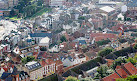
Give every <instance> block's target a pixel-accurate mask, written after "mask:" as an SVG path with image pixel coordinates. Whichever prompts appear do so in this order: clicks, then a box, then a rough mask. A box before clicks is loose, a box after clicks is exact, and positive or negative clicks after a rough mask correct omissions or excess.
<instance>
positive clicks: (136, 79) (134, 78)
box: [116, 75, 137, 81]
mask: <svg viewBox="0 0 137 81" xmlns="http://www.w3.org/2000/svg"><path fill="white" fill-rule="evenodd" d="M116 81H137V75H131V76H128V77H127V78H119V79H116Z"/></svg>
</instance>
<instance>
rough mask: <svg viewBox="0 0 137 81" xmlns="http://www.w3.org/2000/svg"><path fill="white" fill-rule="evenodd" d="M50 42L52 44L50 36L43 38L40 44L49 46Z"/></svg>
mask: <svg viewBox="0 0 137 81" xmlns="http://www.w3.org/2000/svg"><path fill="white" fill-rule="evenodd" d="M49 44H50V38H48V37H44V38H42V39H41V40H40V42H39V46H42V47H49Z"/></svg>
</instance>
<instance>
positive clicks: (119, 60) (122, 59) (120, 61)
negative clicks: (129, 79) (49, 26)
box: [112, 57, 127, 69]
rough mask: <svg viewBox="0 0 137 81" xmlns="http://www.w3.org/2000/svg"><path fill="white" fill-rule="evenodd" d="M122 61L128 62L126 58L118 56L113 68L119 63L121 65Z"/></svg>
mask: <svg viewBox="0 0 137 81" xmlns="http://www.w3.org/2000/svg"><path fill="white" fill-rule="evenodd" d="M121 63H127V61H126V59H125V58H122V57H119V58H117V59H116V60H115V61H114V62H113V64H112V68H113V69H115V68H116V67H117V66H118V65H121Z"/></svg>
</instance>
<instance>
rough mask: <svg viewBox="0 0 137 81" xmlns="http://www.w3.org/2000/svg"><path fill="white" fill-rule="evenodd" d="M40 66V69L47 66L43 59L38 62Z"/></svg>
mask: <svg viewBox="0 0 137 81" xmlns="http://www.w3.org/2000/svg"><path fill="white" fill-rule="evenodd" d="M40 64H41V65H42V67H44V66H46V65H48V64H47V63H46V62H45V60H44V59H43V60H42V61H40Z"/></svg>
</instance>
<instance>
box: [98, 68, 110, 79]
mask: <svg viewBox="0 0 137 81" xmlns="http://www.w3.org/2000/svg"><path fill="white" fill-rule="evenodd" d="M108 69H109V68H108V66H107V65H102V66H100V67H99V68H98V69H97V72H98V73H99V75H98V78H99V77H101V78H103V77H105V76H108V75H109V73H108V72H107V71H108Z"/></svg>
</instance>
